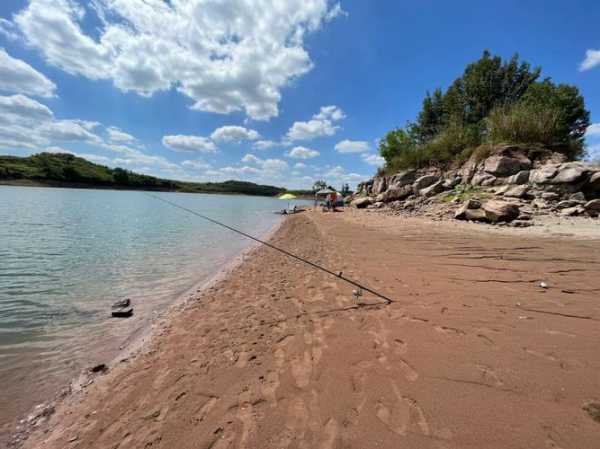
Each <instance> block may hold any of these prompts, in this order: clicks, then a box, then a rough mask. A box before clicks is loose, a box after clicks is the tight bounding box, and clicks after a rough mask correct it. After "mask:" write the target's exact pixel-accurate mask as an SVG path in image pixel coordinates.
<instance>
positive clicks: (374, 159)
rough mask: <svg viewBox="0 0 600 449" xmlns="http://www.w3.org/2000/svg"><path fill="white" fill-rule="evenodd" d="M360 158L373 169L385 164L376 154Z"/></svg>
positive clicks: (364, 155)
mask: <svg viewBox="0 0 600 449" xmlns="http://www.w3.org/2000/svg"><path fill="white" fill-rule="evenodd" d="M361 157H362V159H363V161H364V162H366V163H367V164H369V165H374V166H375V167H381V166H383V164H385V159H384V158H382V157H381V156H379V155H377V154H362V155H361Z"/></svg>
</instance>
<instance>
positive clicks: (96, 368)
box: [90, 363, 108, 373]
mask: <svg viewBox="0 0 600 449" xmlns="http://www.w3.org/2000/svg"><path fill="white" fill-rule="evenodd" d="M90 371H91V372H92V373H105V372H106V371H108V366H106V364H104V363H100V364H98V365H95V366H92V367H91V368H90Z"/></svg>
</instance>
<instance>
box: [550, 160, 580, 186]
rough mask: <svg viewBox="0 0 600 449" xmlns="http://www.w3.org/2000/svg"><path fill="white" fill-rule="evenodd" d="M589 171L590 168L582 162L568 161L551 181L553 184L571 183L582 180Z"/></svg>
mask: <svg viewBox="0 0 600 449" xmlns="http://www.w3.org/2000/svg"><path fill="white" fill-rule="evenodd" d="M587 173H589V168H588V167H587V166H586V165H585V164H582V163H581V162H567V163H565V164H561V165H560V167H559V169H558V173H557V174H556V176H554V177H553V178H552V179H551V180H550V182H551V183H552V184H570V183H573V182H578V181H581V180H582V179H583V177H584V175H586V174H587Z"/></svg>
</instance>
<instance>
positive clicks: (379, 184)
mask: <svg viewBox="0 0 600 449" xmlns="http://www.w3.org/2000/svg"><path fill="white" fill-rule="evenodd" d="M386 188H387V179H386V177H385V176H376V177H375V179H374V180H373V188H372V189H371V195H379V194H380V193H383V192H385V189H386Z"/></svg>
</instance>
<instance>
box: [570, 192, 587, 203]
mask: <svg viewBox="0 0 600 449" xmlns="http://www.w3.org/2000/svg"><path fill="white" fill-rule="evenodd" d="M569 199H570V200H574V201H585V195H584V194H583V193H582V192H576V193H573V194H572V195H571V196H569Z"/></svg>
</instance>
